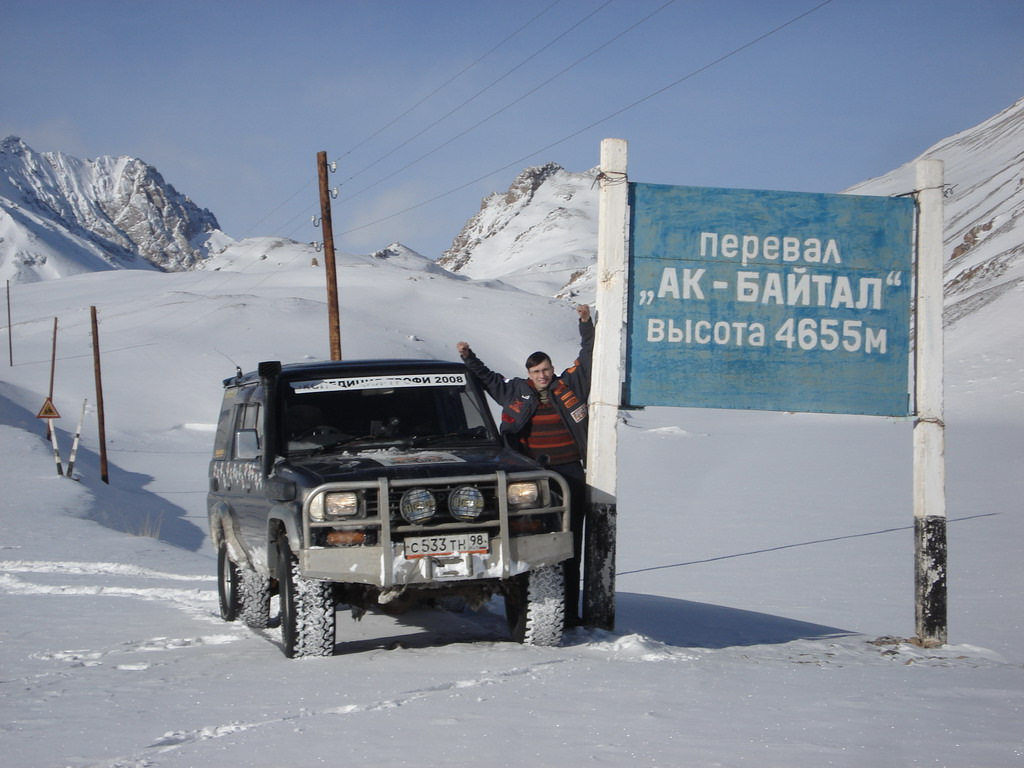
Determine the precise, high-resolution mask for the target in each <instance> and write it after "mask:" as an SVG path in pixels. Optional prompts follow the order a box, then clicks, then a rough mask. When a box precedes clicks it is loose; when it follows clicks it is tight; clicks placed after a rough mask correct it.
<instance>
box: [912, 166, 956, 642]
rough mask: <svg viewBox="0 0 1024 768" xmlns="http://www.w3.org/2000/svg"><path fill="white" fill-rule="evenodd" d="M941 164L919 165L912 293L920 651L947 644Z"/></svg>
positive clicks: (917, 602) (916, 562) (916, 597)
mask: <svg viewBox="0 0 1024 768" xmlns="http://www.w3.org/2000/svg"><path fill="white" fill-rule="evenodd" d="M942 187H943V165H942V161H941V160H922V161H920V162H919V163H918V164H917V205H918V219H917V284H916V285H917V295H916V307H917V311H916V324H915V331H914V333H915V335H916V339H917V341H916V344H915V345H914V348H915V350H916V357H915V369H916V370H915V377H914V385H915V404H914V415H915V421H914V542H915V548H914V590H915V600H914V606H915V630H916V632H917V640H918V641H919V642H920V643H921V644H922V645H925V646H938V645H945V644H946V641H947V639H948V625H947V617H946V458H945V452H946V449H945V439H946V437H945V433H946V425H945V423H944V422H943V418H944V417H943V381H942V366H943V337H942V309H943V291H942V287H943V286H942V216H943V213H942Z"/></svg>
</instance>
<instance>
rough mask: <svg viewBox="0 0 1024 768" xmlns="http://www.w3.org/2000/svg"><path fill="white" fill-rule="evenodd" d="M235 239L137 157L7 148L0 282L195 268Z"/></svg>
mask: <svg viewBox="0 0 1024 768" xmlns="http://www.w3.org/2000/svg"><path fill="white" fill-rule="evenodd" d="M226 242H228V239H227V238H226V237H225V236H224V235H223V233H221V232H220V229H219V225H218V224H217V219H216V218H215V217H214V215H213V214H212V213H210V211H208V210H205V209H200V208H199V207H197V206H196V205H195V203H193V202H192V201H191V200H189V199H188V198H187V197H185V196H183V195H181V194H179V193H178V192H177V190H175V189H174V187H172V186H171V185H170V184H168V183H167V182H166V181H164V179H163V177H162V176H161V175H160V174H159V172H157V170H156V169H155V168H153V167H152V166H150V165H147V164H146V163H144V162H142V161H141V160H138V159H135V158H130V157H116V158H115V157H100V158H98V159H96V160H89V161H82V160H79V159H77V158H74V157H71V156H69V155H65V154H63V153H60V152H43V153H39V152H35V151H33V150H32V149H31V148H30V147H28V146H27V145H26V144H25V143H24V142H23V141H22V140H21V139H19V138H17V137H16V136H8V137H7V138H6V139H4V140H3V141H0V278H2V279H7V280H10V281H11V282H13V283H27V282H34V281H37V280H46V279H52V278H56V277H64V276H67V275H72V274H78V273H82V272H94V271H100V270H107V269H118V268H128V269H160V270H170V271H174V270H181V269H190V268H191V267H193V266H195V265H196V264H197V263H199V262H200V261H202V260H203V259H205V258H206V257H207V256H208V255H209V253H210V252H211V249H213V248H217V247H220V246H222V245H224V244H226Z"/></svg>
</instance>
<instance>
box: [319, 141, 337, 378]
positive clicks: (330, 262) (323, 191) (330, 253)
mask: <svg viewBox="0 0 1024 768" xmlns="http://www.w3.org/2000/svg"><path fill="white" fill-rule="evenodd" d="M316 163H317V169H318V175H319V177H320V222H321V224H322V226H323V233H324V262H325V263H326V265H327V322H328V326H329V333H330V340H331V360H341V323H340V320H339V317H338V278H337V272H336V269H335V265H334V229H333V227H332V225H331V190H330V188H329V185H328V183H327V173H328V169H327V153H326V152H318V153H317V156H316Z"/></svg>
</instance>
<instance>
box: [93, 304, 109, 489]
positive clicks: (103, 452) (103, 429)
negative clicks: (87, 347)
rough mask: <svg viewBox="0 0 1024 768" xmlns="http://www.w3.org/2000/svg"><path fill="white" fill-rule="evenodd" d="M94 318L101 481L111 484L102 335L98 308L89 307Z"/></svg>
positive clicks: (94, 366) (94, 359)
mask: <svg viewBox="0 0 1024 768" xmlns="http://www.w3.org/2000/svg"><path fill="white" fill-rule="evenodd" d="M89 313H90V315H91V317H92V362H93V369H94V370H95V372H96V421H98V422H99V430H100V434H99V438H100V479H101V480H103V482H104V483H107V484H108V485H109V484H110V477H109V476H108V475H107V425H106V420H105V417H104V415H103V376H102V374H101V373H100V334H99V323H98V322H96V307H89Z"/></svg>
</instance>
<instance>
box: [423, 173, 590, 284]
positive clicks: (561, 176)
mask: <svg viewBox="0 0 1024 768" xmlns="http://www.w3.org/2000/svg"><path fill="white" fill-rule="evenodd" d="M596 177H597V170H596V169H593V170H590V171H586V172H584V173H572V172H570V171H566V170H565V169H564V168H562V167H561V166H560V165H558V164H557V163H548V164H546V165H542V166H535V167H532V168H527V169H526V170H524V171H523V172H522V173H521V174H519V176H518V177H516V179H515V181H513V182H512V184H511V185H510V186H509V188H508V191H506V192H505V193H504V194H500V193H494V194H492V195H490V196H489V197H486V198H484V200H483V202H482V203H481V205H480V211H479V212H478V213H477V214H476V215H475V216H473V217H472V218H471V219H470V220H469V221H467V222H466V224H465V226H463V228H462V231H461V232H459V234H458V235H457V236H456V237H455V240H454V241H453V242H452V246H451V248H449V249H448V250H447V251H445V252H444V254H443V255H442V256H441V258H440V259H438V262H437V263H438V264H440V265H441V266H442V267H444V268H445V269H449V270H451V271H452V272H456V273H458V274H461V275H466V276H468V277H472V278H474V279H500V280H502V281H504V282H508V283H510V284H512V285H515V286H517V287H519V288H522V289H523V290H527V291H531V292H532V293H538V294H540V295H542V296H559V297H563V298H571V297H577V296H578V297H579V300H580V301H592V300H593V292H594V283H593V271H594V266H595V263H596V259H597V199H598V189H597V185H596V183H595V179H596Z"/></svg>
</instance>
